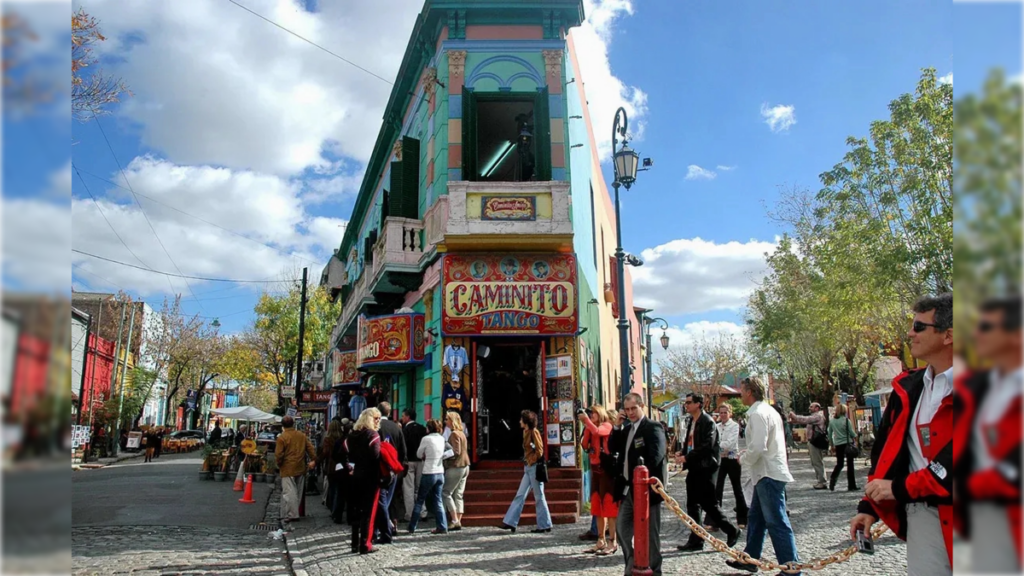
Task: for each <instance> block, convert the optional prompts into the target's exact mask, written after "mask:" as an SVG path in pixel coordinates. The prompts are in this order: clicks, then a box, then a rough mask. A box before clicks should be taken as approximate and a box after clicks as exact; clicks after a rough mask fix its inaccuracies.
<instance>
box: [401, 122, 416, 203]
mask: <svg viewBox="0 0 1024 576" xmlns="http://www.w3.org/2000/svg"><path fill="white" fill-rule="evenodd" d="M401 170H402V172H403V174H402V186H403V187H402V192H401V194H402V214H401V216H404V217H406V218H412V219H414V220H418V219H419V217H420V141H419V140H417V139H416V138H409V137H408V136H406V137H404V138H402V167H401Z"/></svg>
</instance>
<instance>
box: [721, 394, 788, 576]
mask: <svg viewBox="0 0 1024 576" xmlns="http://www.w3.org/2000/svg"><path fill="white" fill-rule="evenodd" d="M740 399H741V400H742V401H743V404H744V405H745V406H749V407H750V408H749V409H748V410H747V432H746V438H747V449H746V450H745V451H744V452H743V453H742V454H740V466H742V467H743V468H746V469H747V471H748V472H749V474H750V479H751V481H752V482H753V483H754V496H753V498H752V499H751V502H750V511H749V512H748V514H747V546H746V549H745V550H744V551H745V552H746V553H747V554H749V555H750V557H751V558H758V559H759V558H761V552H763V550H764V534H765V531H766V530H767V532H768V536H769V537H770V538H771V539H772V546H773V547H775V556H776V559H777V561H778V563H779V564H785V563H788V562H799V561H800V557H799V555H798V554H797V550H796V535H795V534H794V533H793V526H792V525H791V524H790V523H789V516H788V515H787V514H786V484H787V483H789V482H792V481H793V476H792V475H791V474H790V473H789V465H788V464H787V463H786V432H785V428H784V427H783V424H782V417H781V416H779V413H778V412H776V411H775V409H774V408H772V407H771V406H769V405H767V404H765V403H764V387H763V386H762V384H761V382H760V380H759V379H757V378H746V379H744V380H743V384H742V385H741V386H740ZM726 564H728V565H729V567H731V568H735V569H737V570H746V571H747V572H757V566H755V565H754V564H747V563H744V562H739V561H735V560H729V561H728V562H726Z"/></svg>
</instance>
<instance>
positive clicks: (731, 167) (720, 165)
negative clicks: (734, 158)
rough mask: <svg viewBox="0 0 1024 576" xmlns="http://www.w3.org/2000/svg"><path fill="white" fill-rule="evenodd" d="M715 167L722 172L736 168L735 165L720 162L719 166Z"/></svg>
mask: <svg viewBox="0 0 1024 576" xmlns="http://www.w3.org/2000/svg"><path fill="white" fill-rule="evenodd" d="M715 168H716V169H718V170H720V171H722V172H732V171H733V170H735V169H736V167H735V166H725V165H723V164H719V165H718V166H715Z"/></svg>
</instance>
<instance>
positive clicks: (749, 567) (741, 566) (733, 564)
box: [725, 560, 757, 572]
mask: <svg viewBox="0 0 1024 576" xmlns="http://www.w3.org/2000/svg"><path fill="white" fill-rule="evenodd" d="M725 564H726V566H728V567H729V568H735V569H737V570H745V571H747V572H757V566H756V565H754V564H747V563H746V562H740V561H739V560H727V561H726V562H725Z"/></svg>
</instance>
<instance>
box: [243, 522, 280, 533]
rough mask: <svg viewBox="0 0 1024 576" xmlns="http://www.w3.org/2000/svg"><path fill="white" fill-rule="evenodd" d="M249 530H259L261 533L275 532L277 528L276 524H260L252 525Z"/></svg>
mask: <svg viewBox="0 0 1024 576" xmlns="http://www.w3.org/2000/svg"><path fill="white" fill-rule="evenodd" d="M249 530H259V531H261V532H273V531H274V530H277V526H275V525H274V524H267V523H266V522H260V523H259V524H250V525H249Z"/></svg>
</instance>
